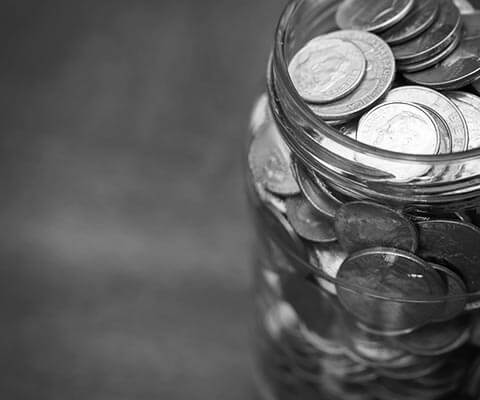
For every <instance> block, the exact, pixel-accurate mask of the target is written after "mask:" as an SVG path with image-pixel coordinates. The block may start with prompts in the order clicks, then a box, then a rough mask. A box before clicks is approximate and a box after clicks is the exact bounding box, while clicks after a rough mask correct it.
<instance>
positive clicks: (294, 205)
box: [287, 196, 337, 243]
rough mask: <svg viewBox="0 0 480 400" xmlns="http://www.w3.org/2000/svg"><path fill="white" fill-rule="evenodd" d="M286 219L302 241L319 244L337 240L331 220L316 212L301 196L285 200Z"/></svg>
mask: <svg viewBox="0 0 480 400" xmlns="http://www.w3.org/2000/svg"><path fill="white" fill-rule="evenodd" d="M287 217H288V220H289V221H290V223H291V224H292V226H293V229H295V231H296V232H297V233H298V235H300V236H301V237H303V238H304V239H307V240H310V241H312V242H319V243H330V242H334V241H336V240H337V237H336V234H335V229H334V227H333V223H332V220H331V219H329V218H328V217H326V216H325V215H324V214H322V213H320V212H318V211H317V210H316V209H315V208H314V207H313V206H312V205H311V204H310V203H309V202H308V201H307V200H305V199H304V198H303V196H296V197H290V198H289V199H287Z"/></svg>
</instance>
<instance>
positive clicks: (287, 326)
mask: <svg viewBox="0 0 480 400" xmlns="http://www.w3.org/2000/svg"><path fill="white" fill-rule="evenodd" d="M337 5H338V1H335V0H299V1H293V2H291V3H290V4H288V5H287V7H286V8H285V10H284V12H283V14H282V16H281V19H280V22H279V24H278V28H277V31H276V34H275V43H274V47H273V52H272V55H271V57H270V62H269V66H268V72H267V93H265V94H263V95H262V96H261V97H260V98H259V100H258V101H257V102H256V105H255V107H254V110H253V114H252V118H251V136H250V152H249V166H250V168H249V171H248V182H247V189H248V194H249V200H250V205H251V209H252V211H253V220H254V222H255V228H256V229H255V231H256V237H255V246H254V277H255V304H256V319H255V335H254V337H255V352H256V360H257V362H256V365H257V375H256V376H257V378H258V387H259V392H260V393H261V396H262V398H265V399H281V400H290V399H296V400H300V399H302V400H303V399H310V398H311V399H341V400H349V399H361V400H373V399H379V400H387V399H388V400H395V399H401V400H407V399H415V400H422V399H429V400H435V399H447V398H451V399H462V398H465V399H470V398H471V399H478V398H480V347H479V346H480V312H479V311H477V309H479V308H480V307H479V303H480V239H479V238H480V229H479V228H478V226H480V175H479V174H478V171H480V149H476V150H470V151H466V152H461V153H452V154H443V155H436V156H427V155H418V156H417V155H415V156H414V155H408V154H400V153H394V152H389V151H386V150H380V149H378V148H373V147H370V146H368V145H365V144H362V143H360V142H357V141H355V140H354V139H352V138H351V137H349V135H348V132H339V131H338V130H336V129H335V128H332V127H331V126H329V125H327V124H326V123H325V122H324V121H322V120H321V119H319V118H318V117H317V116H316V115H315V114H314V113H313V112H312V111H311V110H310V108H309V107H308V105H307V104H306V103H305V102H304V101H303V100H302V98H301V97H300V96H299V94H298V93H297V91H296V90H295V88H294V86H293V83H292V81H291V80H290V77H289V74H288V65H289V62H290V60H291V58H292V57H293V56H294V55H295V54H296V52H297V51H298V50H299V49H300V48H301V47H302V46H303V45H305V43H306V42H308V41H309V40H310V39H312V38H313V37H315V36H317V35H320V34H324V33H327V32H329V31H331V30H334V29H336V27H335V23H334V14H335V11H336V7H337ZM479 123H480V121H479ZM261 142H263V147H262V144H261ZM259 143H260V144H259ZM254 146H257V148H256V150H252V148H253V147H254ZM267 153H268V154H267ZM262 157H263V162H264V164H263V165H258V164H259V159H262ZM262 174H263V175H262ZM265 181H267V184H265ZM269 184H270V185H271V186H269ZM276 184H278V186H277V187H275V185H276ZM295 202H297V203H300V204H302V202H303V203H305V202H306V203H308V204H310V205H312V204H313V205H315V208H317V210H320V211H322V215H323V216H324V217H325V218H324V219H321V220H320V221H316V222H315V223H316V226H315V227H316V230H315V232H314V233H313V236H314V237H310V236H309V235H312V232H310V231H308V227H307V228H305V229H306V231H305V232H303V234H302V235H299V233H298V230H299V229H300V230H301V229H302V218H303V222H305V221H307V222H309V221H308V218H309V214H308V211H305V210H304V211H303V215H302V211H299V213H300V214H299V215H297V216H295V215H294V216H292V215H290V214H289V207H290V208H295V206H294V204H295ZM346 204H347V205H349V207H354V208H355V207H357V212H358V213H359V214H361V215H362V218H367V217H369V218H371V219H372V220H375V218H377V215H369V211H368V207H370V206H371V207H374V208H375V207H377V208H376V209H382V208H383V209H384V210H385V213H386V214H389V213H390V214H389V215H393V217H392V218H393V220H394V221H395V223H400V224H401V223H404V224H406V225H408V227H412V226H413V229H414V232H413V233H411V234H412V235H413V236H414V237H415V239H412V240H411V243H408V240H406V241H402V240H397V239H398V238H397V239H395V240H394V244H395V245H393V244H392V240H391V238H388V237H382V235H381V234H382V233H383V230H385V229H387V228H378V229H377V230H375V229H372V225H373V227H374V228H375V227H379V225H378V224H380V223H381V222H382V221H380V222H379V221H378V220H375V221H374V222H371V223H370V231H368V230H367V231H366V232H369V235H367V236H366V237H360V236H361V235H362V234H363V235H364V234H365V231H362V232H360V233H359V231H355V229H354V227H355V224H359V221H358V218H357V220H354V221H353V222H352V221H350V220H347V222H345V221H344V222H345V224H346V225H345V226H347V228H345V227H344V228H345V229H351V230H352V231H351V232H349V234H350V236H351V235H355V234H356V235H357V237H356V238H354V239H353V241H354V242H355V245H351V243H350V244H349V243H348V240H347V239H348V238H347V239H346V238H343V240H342V241H339V240H338V230H339V229H342V227H341V224H340V222H339V218H340V217H339V216H338V213H339V210H340V209H342V210H343V209H345V205H346ZM362 207H363V209H362ZM300 208H301V207H300V206H299V208H298V209H300ZM347 208H348V207H347ZM298 209H297V211H298ZM362 213H363V214H362ZM392 213H394V214H392ZM357 217H358V215H357ZM295 218H298V219H299V220H298V221H296V222H297V227H296V228H297V229H294V228H293V227H292V219H295ZM367 219H368V218H367ZM380 220H381V218H380ZM399 221H400V222H399ZM402 221H403V222H402ZM405 221H406V222H405ZM310 222H311V221H310ZM383 222H385V221H383ZM368 223H369V222H368V221H367V225H368ZM293 224H295V221H293ZM334 225H335V226H334ZM357 228H358V227H357ZM387 230H388V229H387ZM352 232H353V233H352ZM347 233H348V232H347ZM359 235H360V236H359ZM347 236H348V235H347ZM407 236H408V234H407ZM413 236H412V237H413ZM477 239H478V240H477ZM346 260H349V262H350V263H353V264H355V262H357V264H355V265H356V266H358V265H359V264H358V263H359V262H360V261H363V263H364V264H365V265H364V268H365V269H364V270H362V271H361V273H356V272H355V271H351V270H350V271H349V270H348V268H345V264H346ZM352 260H353V261H352ZM365 260H366V261H365ZM392 265H395V268H396V269H395V270H394V271H393V270H392V269H390V267H391V266H392ZM341 266H342V272H343V274H342V275H341V276H340V275H339V270H340V267H341ZM379 266H381V267H382V268H383V269H382V268H380V267H379ZM426 266H427V267H428V269H426ZM377 267H378V268H377ZM392 271H393V272H392ZM431 271H434V272H435V273H434V274H433V273H432V272H431ZM382 274H383V275H382ZM380 275H382V277H381V279H380V278H379V276H380ZM380 281H381V284H379V282H380Z"/></svg>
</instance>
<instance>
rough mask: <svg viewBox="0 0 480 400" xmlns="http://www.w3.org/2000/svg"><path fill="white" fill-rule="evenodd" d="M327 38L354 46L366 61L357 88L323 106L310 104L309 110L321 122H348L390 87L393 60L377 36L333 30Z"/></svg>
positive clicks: (388, 50) (393, 74)
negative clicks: (364, 70)
mask: <svg viewBox="0 0 480 400" xmlns="http://www.w3.org/2000/svg"><path fill="white" fill-rule="evenodd" d="M327 37H328V38H332V39H341V40H347V41H351V42H352V43H354V44H355V45H356V46H358V48H360V50H361V51H362V53H363V54H364V56H365V58H366V60H367V70H366V73H365V77H364V78H363V80H362V82H361V83H360V85H359V86H358V87H357V88H356V89H355V90H354V91H353V92H352V93H350V94H349V95H347V96H345V97H343V98H342V99H340V100H336V101H333V102H330V103H327V104H311V105H310V108H311V110H312V111H313V112H314V113H315V114H316V115H318V116H319V117H321V118H323V119H325V120H348V119H352V118H354V117H356V116H358V115H360V114H361V113H362V112H363V111H365V110H366V109H368V108H370V107H371V106H372V105H373V104H375V103H376V102H377V101H378V100H379V99H380V98H381V97H383V96H384V95H385V93H386V92H387V90H388V89H389V88H390V87H391V85H392V82H393V78H394V76H395V60H394V58H393V53H392V51H391V50H390V47H389V46H388V45H387V44H386V43H385V42H384V41H383V40H382V39H380V38H379V37H378V36H376V35H373V34H371V33H368V32H362V31H353V30H350V31H337V32H333V33H330V34H328V35H327Z"/></svg>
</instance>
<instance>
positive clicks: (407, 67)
mask: <svg viewBox="0 0 480 400" xmlns="http://www.w3.org/2000/svg"><path fill="white" fill-rule="evenodd" d="M461 40H462V37H461V35H456V36H455V38H454V39H453V41H452V43H450V44H449V45H448V47H446V48H445V50H442V51H441V52H440V53H438V54H436V55H434V56H433V57H431V58H428V59H426V60H422V61H420V62H416V63H410V64H401V63H398V64H397V67H398V70H399V71H401V72H404V73H405V72H406V73H412V72H418V71H423V70H426V69H429V68H430V67H433V66H435V65H437V64H438V63H439V62H441V61H442V60H444V59H445V58H447V57H448V56H449V55H450V54H452V53H453V51H454V50H455V49H456V48H457V47H458V45H459V44H460V42H461Z"/></svg>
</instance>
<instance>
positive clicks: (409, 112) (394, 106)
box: [356, 102, 440, 180]
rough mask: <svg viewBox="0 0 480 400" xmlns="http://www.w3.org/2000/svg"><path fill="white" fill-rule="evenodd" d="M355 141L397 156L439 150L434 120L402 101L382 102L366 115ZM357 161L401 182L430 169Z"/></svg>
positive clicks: (373, 160)
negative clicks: (392, 175)
mask: <svg viewBox="0 0 480 400" xmlns="http://www.w3.org/2000/svg"><path fill="white" fill-rule="evenodd" d="M357 140H358V141H360V142H362V143H365V144H368V145H370V146H374V147H377V148H381V149H384V150H390V151H394V152H397V153H416V154H437V153H438V151H439V149H440V131H439V127H438V126H437V124H436V121H435V120H434V119H433V118H432V116H431V115H430V114H429V113H428V112H426V111H425V110H424V109H423V108H421V107H420V106H417V105H415V104H411V103H403V102H389V103H383V104H380V105H378V106H377V107H375V108H373V109H372V110H371V111H370V112H368V113H367V114H365V115H364V116H363V117H362V118H361V119H360V123H359V125H358V131H357ZM367 157H368V158H367ZM356 158H357V160H359V161H362V160H365V159H366V160H369V161H370V165H373V166H374V167H377V168H379V169H384V170H387V171H388V172H390V173H392V174H394V175H395V176H396V177H397V179H402V180H410V179H412V178H416V177H421V176H423V175H425V174H426V173H427V172H428V171H429V170H430V169H431V166H430V165H425V164H406V163H401V162H395V161H394V160H392V161H390V160H384V159H381V158H377V159H372V157H371V156H364V155H362V154H359V155H358V156H357V157H356Z"/></svg>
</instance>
